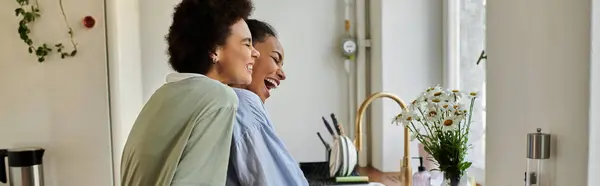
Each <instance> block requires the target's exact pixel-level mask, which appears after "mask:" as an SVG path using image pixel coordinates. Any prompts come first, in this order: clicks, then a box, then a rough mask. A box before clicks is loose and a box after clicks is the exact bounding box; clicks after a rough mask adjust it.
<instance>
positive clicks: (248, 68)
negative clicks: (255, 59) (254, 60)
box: [246, 64, 253, 73]
mask: <svg viewBox="0 0 600 186" xmlns="http://www.w3.org/2000/svg"><path fill="white" fill-rule="evenodd" d="M252 66H253V65H252V64H247V65H246V70H248V72H250V73H252V68H253V67H252Z"/></svg>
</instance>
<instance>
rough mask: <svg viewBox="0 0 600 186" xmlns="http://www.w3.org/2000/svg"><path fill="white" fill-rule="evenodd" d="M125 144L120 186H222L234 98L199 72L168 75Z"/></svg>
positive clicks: (230, 93) (215, 82) (234, 104)
mask: <svg viewBox="0 0 600 186" xmlns="http://www.w3.org/2000/svg"><path fill="white" fill-rule="evenodd" d="M167 81H168V82H167V83H166V84H164V85H163V86H162V87H160V88H159V89H158V90H157V91H156V92H155V93H154V94H153V95H152V97H151V98H150V100H148V102H147V103H146V105H145V106H144V108H143V109H142V111H141V113H140V115H139V116H138V118H137V120H136V121H135V124H134V125H133V128H132V130H131V132H130V133H129V137H128V138H127V143H126V144H125V149H124V151H123V156H122V162H121V183H122V185H123V186H188V185H189V186H192V185H193V186H223V185H225V182H226V177H227V165H228V163H229V152H230V147H231V138H232V130H233V122H234V118H235V113H236V109H237V106H238V99H237V96H236V94H235V92H234V91H233V90H232V89H231V88H230V87H228V86H227V85H225V84H222V83H220V82H218V81H215V80H213V79H210V78H208V77H206V76H203V75H199V74H177V73H176V74H170V75H169V76H168V77H167Z"/></svg>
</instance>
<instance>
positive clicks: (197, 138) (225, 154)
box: [171, 107, 236, 186]
mask: <svg viewBox="0 0 600 186" xmlns="http://www.w3.org/2000/svg"><path fill="white" fill-rule="evenodd" d="M235 112H236V109H235V107H223V108H219V109H216V110H214V111H209V112H207V113H206V114H203V115H202V116H198V118H197V119H196V120H195V121H193V122H194V124H195V125H194V128H193V129H192V132H191V134H190V137H189V139H188V142H187V143H186V146H185V148H184V151H183V153H182V155H181V158H180V161H179V164H178V166H177V170H176V172H175V175H174V178H173V181H172V184H171V185H172V186H188V185H189V186H192V185H194V186H223V185H225V180H226V176H227V164H228V163H229V153H230V149H231V148H230V145H231V138H232V131H233V122H234V118H235Z"/></svg>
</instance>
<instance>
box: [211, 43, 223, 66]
mask: <svg viewBox="0 0 600 186" xmlns="http://www.w3.org/2000/svg"><path fill="white" fill-rule="evenodd" d="M222 51H223V49H222V48H221V47H217V49H215V52H213V53H212V54H211V55H210V57H211V58H212V60H213V63H217V62H219V61H221V56H222V55H221V53H222Z"/></svg>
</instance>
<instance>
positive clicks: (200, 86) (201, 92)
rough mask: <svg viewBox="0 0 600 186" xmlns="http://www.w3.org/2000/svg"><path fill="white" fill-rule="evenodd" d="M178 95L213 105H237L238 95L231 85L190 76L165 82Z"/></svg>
mask: <svg viewBox="0 0 600 186" xmlns="http://www.w3.org/2000/svg"><path fill="white" fill-rule="evenodd" d="M167 86H168V87H169V89H174V90H175V92H178V93H177V94H178V95H179V96H184V97H190V98H192V97H193V99H197V101H198V102H206V103H210V104H212V105H214V106H227V107H229V106H234V107H236V108H237V107H238V97H237V95H236V93H235V92H234V91H233V90H232V88H231V87H229V86H227V85H225V84H223V83H221V82H218V81H216V80H213V79H210V78H208V77H192V78H187V79H184V80H181V81H177V82H172V83H169V84H167Z"/></svg>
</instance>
